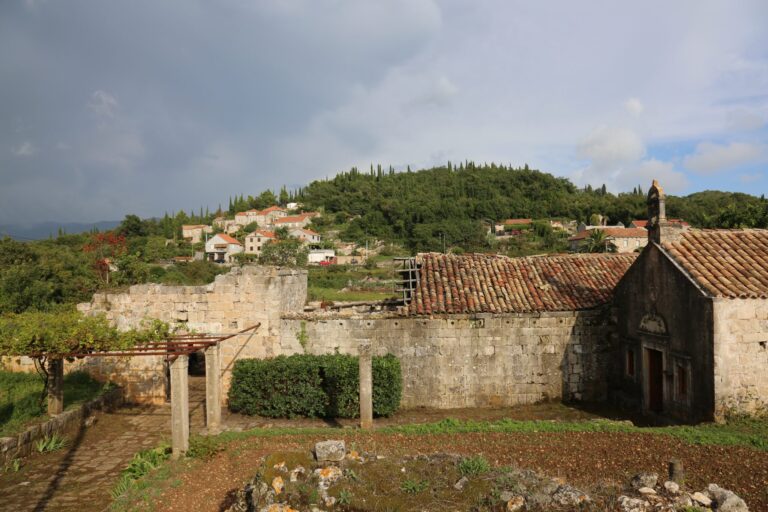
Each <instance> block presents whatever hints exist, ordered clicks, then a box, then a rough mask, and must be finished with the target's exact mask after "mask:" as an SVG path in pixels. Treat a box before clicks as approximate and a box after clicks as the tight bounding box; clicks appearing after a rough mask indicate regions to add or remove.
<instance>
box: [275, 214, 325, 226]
mask: <svg viewBox="0 0 768 512" xmlns="http://www.w3.org/2000/svg"><path fill="white" fill-rule="evenodd" d="M316 215H317V213H314V212H310V213H300V214H298V215H289V216H287V217H282V218H279V219H276V220H275V223H274V226H275V229H277V228H287V229H292V228H304V227H306V226H308V225H309V223H310V222H311V221H312V217H315V216H316Z"/></svg>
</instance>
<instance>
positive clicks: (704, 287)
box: [612, 181, 768, 421]
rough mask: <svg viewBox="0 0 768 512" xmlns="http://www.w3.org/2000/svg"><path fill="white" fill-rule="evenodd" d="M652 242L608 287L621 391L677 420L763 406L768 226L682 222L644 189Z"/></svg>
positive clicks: (616, 384)
mask: <svg viewBox="0 0 768 512" xmlns="http://www.w3.org/2000/svg"><path fill="white" fill-rule="evenodd" d="M648 209H649V221H648V224H647V225H648V233H649V240H650V241H649V244H648V246H647V247H646V248H645V250H644V251H643V252H642V254H641V255H640V257H639V258H638V259H637V261H636V262H635V263H634V265H632V267H630V269H629V270H628V271H627V273H626V274H625V275H624V277H623V278H622V279H621V281H620V282H619V284H618V286H617V287H616V291H615V294H614V297H615V298H614V305H615V310H616V315H617V318H618V325H617V335H618V341H619V344H620V349H619V351H618V352H617V354H616V358H615V362H614V365H613V367H614V368H616V369H617V371H616V372H615V373H614V374H613V375H612V380H613V386H612V388H613V389H615V390H616V395H617V397H616V398H617V400H623V401H628V402H629V403H632V404H634V405H636V406H637V407H638V408H640V409H642V410H643V411H645V412H647V413H653V414H660V415H664V416H667V417H673V418H677V419H680V420H683V421H706V420H712V419H716V420H722V419H724V418H725V417H727V416H728V415H729V414H732V413H737V414H740V413H759V412H765V411H766V410H768V372H767V371H766V369H768V230H758V229H745V230H699V229H687V228H686V227H685V226H684V224H683V223H681V222H673V221H669V220H667V219H666V214H665V197H664V191H663V190H662V188H661V187H660V186H659V184H658V183H657V182H656V181H654V182H653V186H652V187H651V189H650V190H649V192H648Z"/></svg>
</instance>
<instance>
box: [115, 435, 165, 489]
mask: <svg viewBox="0 0 768 512" xmlns="http://www.w3.org/2000/svg"><path fill="white" fill-rule="evenodd" d="M170 453H171V451H170V447H169V446H167V445H161V446H159V447H157V448H153V449H151V450H144V451H141V452H139V453H137V454H136V455H134V456H133V459H132V460H131V462H130V464H128V467H127V468H125V469H124V470H123V472H122V473H120V479H119V480H118V481H117V483H116V484H115V486H114V487H113V488H112V493H111V494H112V499H114V500H120V498H122V497H124V496H126V495H128V494H129V491H133V490H136V489H139V488H141V487H142V485H141V484H142V483H143V484H146V482H145V477H146V476H147V475H149V474H150V473H152V472H153V471H155V470H156V469H158V468H160V466H162V465H163V462H165V460H167V459H168V457H170Z"/></svg>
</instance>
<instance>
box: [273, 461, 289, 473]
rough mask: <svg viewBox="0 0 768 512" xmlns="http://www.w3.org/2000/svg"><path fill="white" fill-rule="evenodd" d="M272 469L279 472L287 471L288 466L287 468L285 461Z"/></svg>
mask: <svg viewBox="0 0 768 512" xmlns="http://www.w3.org/2000/svg"><path fill="white" fill-rule="evenodd" d="M272 467H273V468H274V469H276V470H278V471H286V469H287V468H286V466H285V461H282V462H278V463H277V464H275V465H274V466H272Z"/></svg>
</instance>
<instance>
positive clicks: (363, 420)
mask: <svg viewBox="0 0 768 512" xmlns="http://www.w3.org/2000/svg"><path fill="white" fill-rule="evenodd" d="M358 356H359V357H358V360H359V365H360V428H362V429H371V428H373V368H372V356H371V344H370V343H361V344H360V346H359V347H358Z"/></svg>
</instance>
